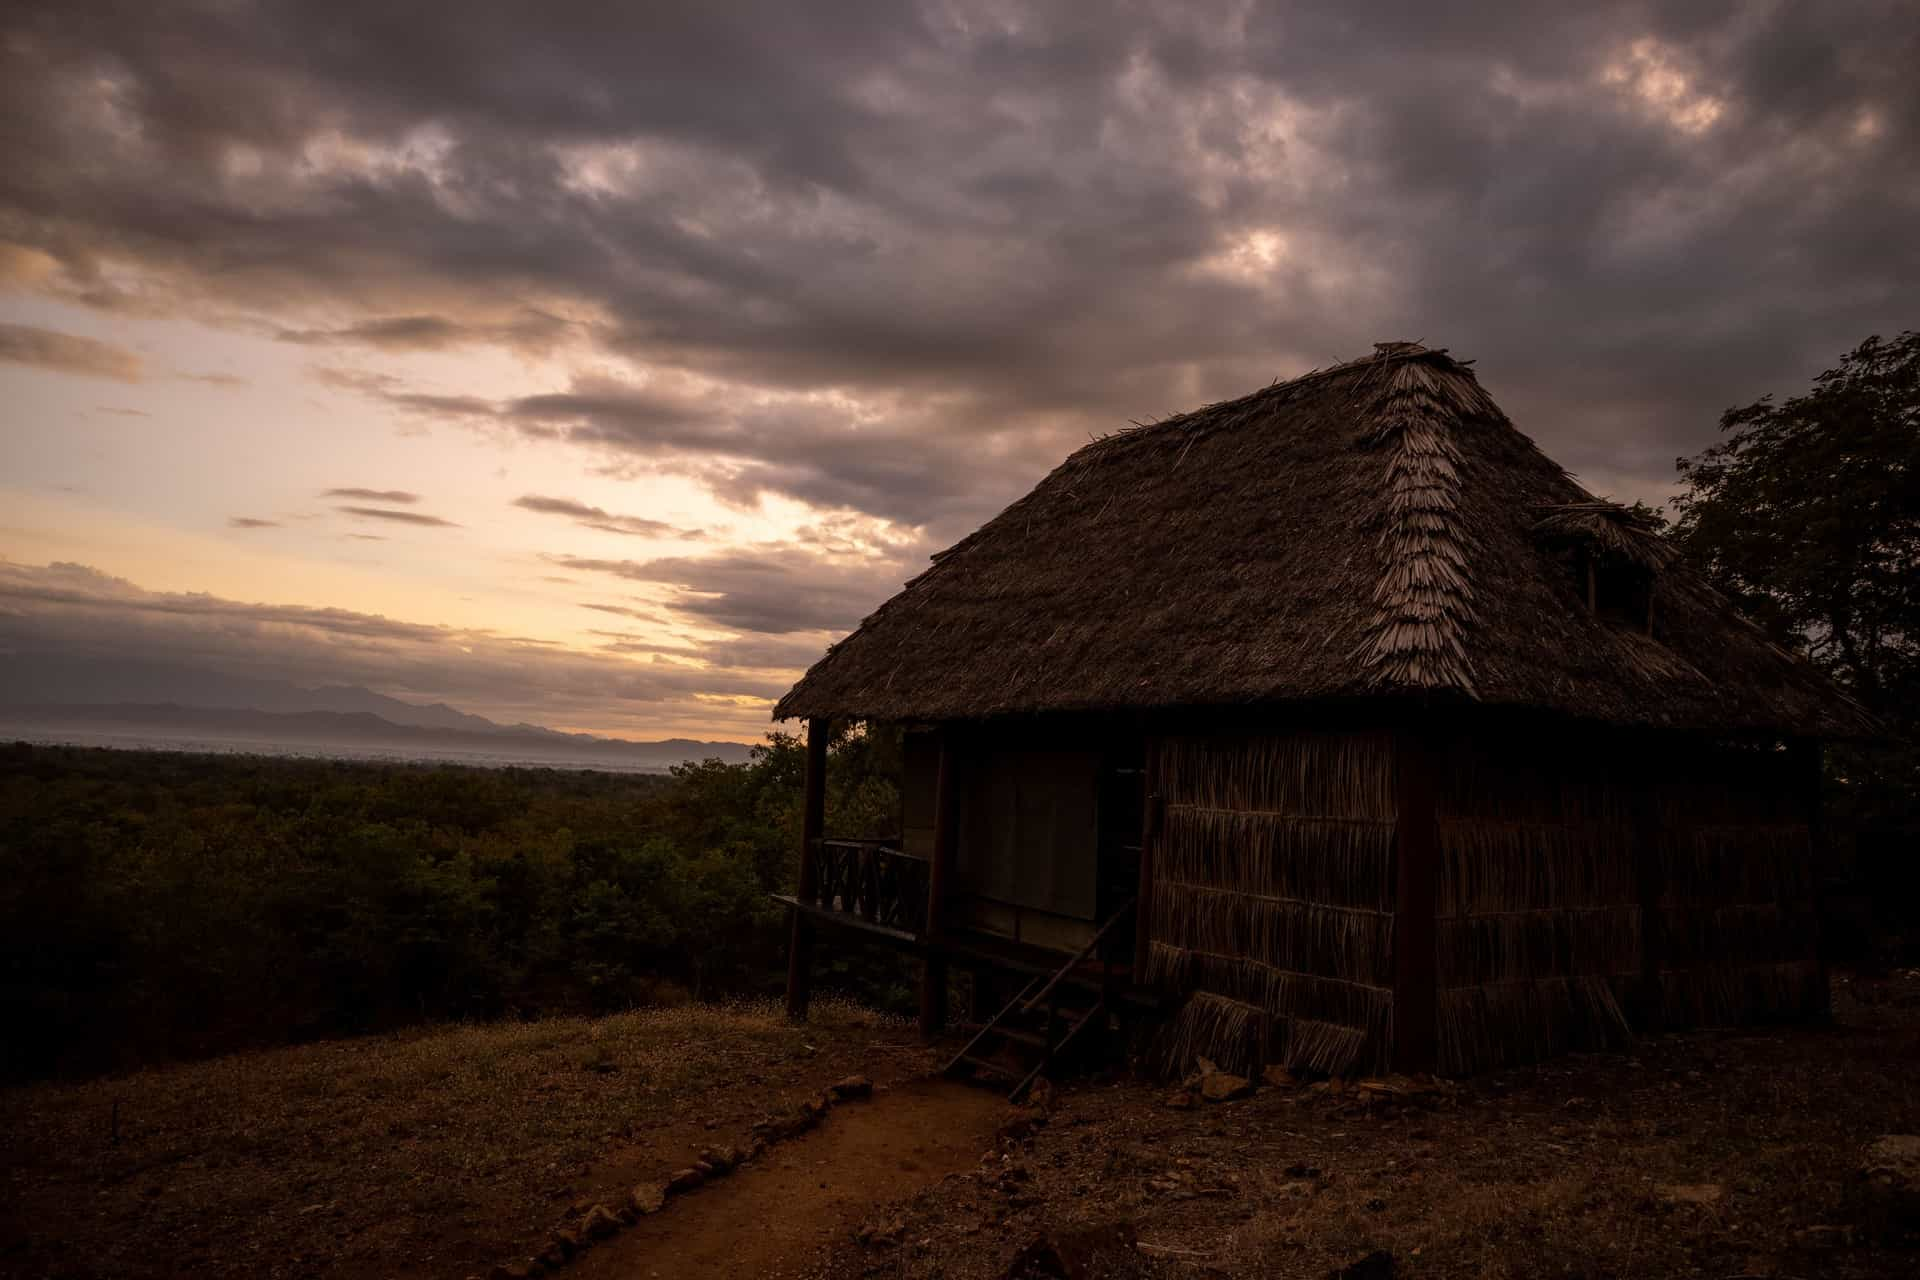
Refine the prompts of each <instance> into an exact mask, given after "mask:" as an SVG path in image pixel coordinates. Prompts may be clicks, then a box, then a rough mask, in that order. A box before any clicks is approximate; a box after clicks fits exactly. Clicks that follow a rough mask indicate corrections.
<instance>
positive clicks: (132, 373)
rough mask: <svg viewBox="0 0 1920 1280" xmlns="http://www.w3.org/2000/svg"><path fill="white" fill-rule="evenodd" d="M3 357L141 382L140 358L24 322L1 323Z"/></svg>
mask: <svg viewBox="0 0 1920 1280" xmlns="http://www.w3.org/2000/svg"><path fill="white" fill-rule="evenodd" d="M0 360H4V361H7V362H8V363H11V364H23V365H28V366H30V367H32V368H37V369H51V370H53V371H54V372H56V373H73V374H78V375H80V376H81V377H86V378H112V379H115V380H116V381H119V382H138V381H140V357H139V356H136V355H135V354H133V352H131V351H127V350H125V349H123V348H121V347H116V346H112V345H111V344H109V343H105V342H99V341H96V340H95V339H93V338H83V337H80V336H78V335H76V334H71V333H60V332H58V331H57V330H53V329H39V328H35V327H34V326H32V325H25V324H0Z"/></svg>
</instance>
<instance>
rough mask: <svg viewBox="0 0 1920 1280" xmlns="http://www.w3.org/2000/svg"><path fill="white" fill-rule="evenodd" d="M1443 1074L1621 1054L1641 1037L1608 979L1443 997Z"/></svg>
mask: <svg viewBox="0 0 1920 1280" xmlns="http://www.w3.org/2000/svg"><path fill="white" fill-rule="evenodd" d="M1438 1015H1439V1018H1438V1020H1439V1032H1440V1069H1441V1071H1443V1072H1445V1073H1446V1074H1448V1075H1470V1074H1472V1073H1474V1072H1476V1071H1484V1070H1487V1069H1488V1068H1490V1067H1496V1066H1502V1065H1506V1064H1508V1063H1513V1062H1535V1061H1538V1060H1540V1059H1542V1058H1550V1057H1554V1056H1556V1055H1558V1054H1562V1053H1567V1052H1570V1051H1574V1050H1583V1051H1584V1050H1596V1049H1609V1048H1617V1047H1619V1046H1622V1045H1625V1044H1628V1043H1631V1042H1632V1039H1633V1032H1632V1029H1631V1028H1630V1027H1629V1026H1628V1025H1627V1016H1626V1013H1625V1011H1624V1010H1623V1009H1622V1008H1621V1005H1620V1000H1619V994H1618V992H1616V990H1615V988H1614V985H1613V983H1612V982H1610V981H1609V980H1608V979H1606V978H1600V977H1582V978H1542V979H1539V980H1537V981H1521V982H1500V983H1488V984H1485V985H1481V986H1476V987H1457V988H1455V989H1453V990H1451V991H1442V992H1440V993H1439V1009H1438Z"/></svg>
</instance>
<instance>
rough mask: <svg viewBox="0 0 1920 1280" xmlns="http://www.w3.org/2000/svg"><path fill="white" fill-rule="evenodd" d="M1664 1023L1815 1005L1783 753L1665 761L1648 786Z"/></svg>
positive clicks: (1706, 1022) (1800, 849)
mask: <svg viewBox="0 0 1920 1280" xmlns="http://www.w3.org/2000/svg"><path fill="white" fill-rule="evenodd" d="M1652 795H1653V802H1654V808H1655V813H1656V815H1657V818H1656V820H1657V823H1658V840H1659V850H1660V863H1661V867H1662V871H1663V882H1662V886H1661V893H1660V897H1659V906H1658V911H1659V919H1658V921H1657V923H1656V927H1657V929H1658V931H1659V935H1660V951H1659V955H1660V966H1659V993H1658V995H1659V1000H1658V1016H1659V1018H1660V1021H1661V1023H1662V1025H1664V1026H1667V1027H1689V1026H1732V1025H1739V1024H1742V1023H1751V1022H1768V1021H1781V1020H1791V1019H1795V1018H1801V1017H1806V1016H1809V1015H1811V1014H1813V1013H1815V1012H1816V1011H1818V1010H1819V1009H1821V1008H1823V1007H1824V1003H1825V992H1824V991H1823V990H1822V989H1821V982H1822V973H1821V969H1820V965H1819V961H1818V954H1817V944H1818V930H1819V918H1818V908H1817V905H1816V898H1815V885H1814V864H1813V849H1812V841H1811V837H1810V834H1809V829H1808V824H1807V818H1808V814H1807V812H1806V808H1805V790H1804V779H1800V778H1796V777H1795V775H1794V773H1793V765H1792V763H1791V762H1790V758H1789V757H1788V755H1787V754H1786V753H1785V752H1782V751H1775V750H1762V749H1738V748H1722V749H1720V750H1717V751H1695V752H1691V753H1689V754H1688V755H1687V756H1686V757H1685V758H1684V759H1681V758H1678V757H1676V758H1675V759H1674V760H1673V761H1672V762H1671V766H1670V767H1669V768H1667V769H1666V770H1663V771H1662V776H1661V777H1660V779H1659V780H1658V781H1656V782H1655V783H1654V784H1653V787H1652Z"/></svg>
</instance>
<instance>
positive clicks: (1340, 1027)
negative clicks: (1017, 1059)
mask: <svg viewBox="0 0 1920 1280" xmlns="http://www.w3.org/2000/svg"><path fill="white" fill-rule="evenodd" d="M1392 782H1393V775H1392V754H1391V744H1390V742H1389V740H1388V739H1387V738H1386V737H1385V736H1384V735H1379V734H1360V733H1354V734H1334V733H1319V734H1292V735H1284V736H1236V737H1219V738H1204V739H1203V738H1173V739H1169V740H1167V741H1166V742H1165V743H1164V744H1163V746H1162V748H1161V750H1160V785H1161V788H1162V791H1163V793H1164V795H1165V796H1166V798H1167V801H1168V805H1167V809H1166V815H1165V820H1164V822H1163V825H1162V827H1161V831H1160V836H1159V842H1158V845H1157V848H1156V860H1157V865H1156V875H1155V881H1154V889H1153V895H1152V900H1151V908H1150V911H1149V918H1148V920H1147V922H1146V927H1147V930H1148V937H1149V938H1150V939H1151V943H1150V946H1149V948H1148V973H1147V981H1148V982H1149V983H1150V984H1151V985H1153V986H1155V987H1158V988H1159V989H1161V990H1163V991H1168V992H1173V993H1179V994H1189V993H1191V994H1192V995H1193V999H1192V1000H1190V1001H1189V1002H1188V1004H1187V1006H1186V1011H1185V1012H1183V1013H1182V1014H1181V1015H1180V1016H1179V1018H1177V1019H1176V1020H1175V1022H1174V1023H1173V1024H1171V1026H1170V1027H1169V1029H1168V1031H1167V1032H1166V1034H1165V1035H1164V1036H1163V1037H1162V1039H1161V1041H1160V1045H1161V1052H1162V1053H1163V1054H1164V1055H1166V1056H1167V1064H1168V1065H1170V1066H1172V1067H1175V1068H1183V1067H1184V1066H1185V1065H1187V1062H1188V1060H1190V1058H1191V1056H1192V1055H1194V1054H1204V1055H1205V1056H1207V1057H1210V1058H1212V1059H1213V1060H1214V1061H1216V1062H1219V1063H1222V1064H1226V1063H1229V1062H1240V1061H1255V1062H1284V1063H1286V1064H1288V1065H1290V1066H1298V1067H1303V1068H1310V1069H1315V1070H1323V1071H1346V1070H1350V1069H1352V1068H1354V1067H1355V1066H1356V1065H1369V1066H1382V1065H1384V1064H1385V1062H1386V1059H1387V1054H1388V1053H1389V1052H1390V1050H1391V1045H1392V1014H1393V992H1392V985H1391V984H1392V967H1393V913H1392V908H1393V902H1394V879H1393V837H1394V809H1393V786H1392ZM1246 1010H1251V1011H1253V1015H1257V1016H1253V1015H1249V1014H1247V1013H1246V1012H1245V1011H1246Z"/></svg>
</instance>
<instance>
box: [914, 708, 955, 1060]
mask: <svg viewBox="0 0 1920 1280" xmlns="http://www.w3.org/2000/svg"><path fill="white" fill-rule="evenodd" d="M953 757H954V740H953V731H952V730H951V729H949V728H947V727H945V726H942V727H941V729H940V760H939V765H938V766H937V769H936V772H935V774H934V783H933V856H932V857H931V858H930V859H928V863H927V951H926V956H925V958H924V959H923V960H922V962H921V965H920V1036H921V1038H922V1039H925V1040H933V1039H937V1038H938V1037H939V1035H940V1033H941V1032H942V1031H944V1030H945V1029H946V1025H947V956H946V953H945V952H944V951H942V950H941V949H940V944H941V943H942V942H943V941H944V940H945V937H946V910H945V908H946V894H947V880H948V878H949V876H950V874H951V871H952V867H953V845H954V839H955V836H956V834H957V832H956V827H957V820H956V812H957V805H958V802H959V797H958V796H957V795H955V794H954V777H953V763H954V762H953Z"/></svg>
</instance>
